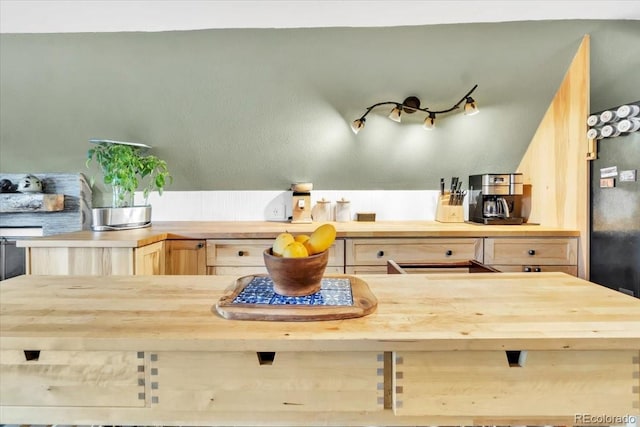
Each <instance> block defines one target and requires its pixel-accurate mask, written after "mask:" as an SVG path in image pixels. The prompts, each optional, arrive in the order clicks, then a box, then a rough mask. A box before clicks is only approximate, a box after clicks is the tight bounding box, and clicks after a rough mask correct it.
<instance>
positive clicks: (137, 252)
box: [134, 242, 165, 276]
mask: <svg viewBox="0 0 640 427" xmlns="http://www.w3.org/2000/svg"><path fill="white" fill-rule="evenodd" d="M164 247H165V242H156V243H152V244H150V245H146V246H142V247H139V248H136V249H134V258H135V265H134V269H135V273H134V274H135V275H136V276H152V275H155V274H165V251H164Z"/></svg>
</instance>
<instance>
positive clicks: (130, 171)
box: [86, 140, 173, 231]
mask: <svg viewBox="0 0 640 427" xmlns="http://www.w3.org/2000/svg"><path fill="white" fill-rule="evenodd" d="M91 142H92V143H94V144H96V145H95V146H94V147H92V148H90V149H89V150H88V152H87V164H86V165H87V167H89V166H90V164H91V162H92V161H93V162H95V163H97V164H98V166H99V167H100V169H101V171H102V174H103V182H104V183H105V184H106V185H109V186H111V189H112V205H111V207H106V208H94V209H93V229H94V230H100V231H102V230H116V229H124V228H139V227H146V226H149V225H150V224H151V206H149V204H148V197H149V194H150V193H151V192H152V191H157V192H158V194H160V195H162V192H163V191H164V187H165V185H167V184H168V183H171V182H172V181H173V177H172V176H171V175H170V173H169V170H168V168H167V162H166V161H164V160H161V159H159V158H158V157H156V156H154V155H152V154H147V151H148V149H149V148H151V147H149V146H148V145H144V144H136V143H130V142H119V141H110V140H91ZM90 181H91V185H92V186H93V184H94V182H95V179H94V178H93V177H92V178H91V180H90ZM138 189H142V192H143V196H144V205H143V206H134V194H135V192H136V191H137V190H138Z"/></svg>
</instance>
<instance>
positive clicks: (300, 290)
mask: <svg viewBox="0 0 640 427" xmlns="http://www.w3.org/2000/svg"><path fill="white" fill-rule="evenodd" d="M328 262H329V251H328V250H326V251H324V252H320V253H319V254H315V255H311V256H308V257H305V258H283V257H279V256H275V255H273V253H272V252H271V249H266V250H265V251H264V265H265V266H266V267H267V271H268V272H269V277H271V280H273V289H274V290H275V291H276V293H278V294H280V295H285V296H292V297H298V296H303V295H311V294H313V293H316V292H318V291H319V290H320V285H321V282H322V276H323V275H324V271H325V269H326V268H327V263H328Z"/></svg>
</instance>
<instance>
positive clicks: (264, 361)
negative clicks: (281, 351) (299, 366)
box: [256, 351, 276, 365]
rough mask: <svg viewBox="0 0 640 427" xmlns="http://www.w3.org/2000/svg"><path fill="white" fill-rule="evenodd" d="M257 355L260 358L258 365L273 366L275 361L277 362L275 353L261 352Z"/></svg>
mask: <svg viewBox="0 0 640 427" xmlns="http://www.w3.org/2000/svg"><path fill="white" fill-rule="evenodd" d="M256 355H257V356H258V363H260V364H261V365H273V361H274V360H276V352H275V351H259V352H257V353H256Z"/></svg>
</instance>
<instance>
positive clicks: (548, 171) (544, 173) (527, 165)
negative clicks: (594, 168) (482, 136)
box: [517, 35, 590, 278]
mask: <svg viewBox="0 0 640 427" xmlns="http://www.w3.org/2000/svg"><path fill="white" fill-rule="evenodd" d="M589 45H590V38H589V36H588V35H586V36H584V37H583V39H582V43H581V44H580V47H579V48H578V51H577V53H576V55H575V57H574V58H573V61H572V63H571V65H570V67H569V69H568V71H567V73H566V75H565V77H564V80H563V82H562V84H561V85H560V88H559V89H558V91H557V92H556V95H555V97H554V99H553V101H552V102H551V105H550V106H549V108H548V110H547V112H546V113H545V115H544V118H543V119H542V121H541V122H540V125H539V126H538V129H537V131H536V133H535V135H534V136H533V139H532V140H531V142H530V144H529V147H528V149H527V151H526V153H525V154H524V156H523V157H522V160H521V161H520V165H519V166H518V168H517V171H518V172H522V173H523V174H524V183H525V185H528V186H530V202H529V203H528V205H529V207H530V214H529V222H536V223H540V224H542V225H544V226H549V227H561V228H571V229H577V230H579V231H580V235H581V236H583V238H582V239H581V240H580V251H579V254H580V258H579V262H578V270H579V276H580V277H582V278H588V277H589V271H588V265H589V239H588V238H587V237H586V236H588V235H589V163H588V161H587V151H588V149H589V148H588V139H587V136H586V135H587V116H588V115H589V109H590V106H589V90H590V69H589V56H590V55H589Z"/></svg>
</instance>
